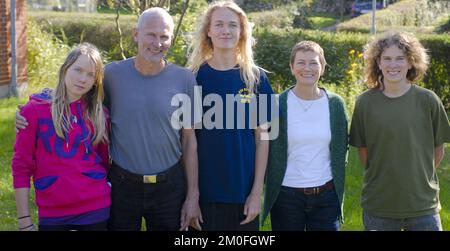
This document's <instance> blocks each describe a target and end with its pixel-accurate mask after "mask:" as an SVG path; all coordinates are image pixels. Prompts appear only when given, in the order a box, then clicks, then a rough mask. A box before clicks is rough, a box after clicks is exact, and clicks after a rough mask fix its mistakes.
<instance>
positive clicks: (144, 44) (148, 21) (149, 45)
mask: <svg viewBox="0 0 450 251" xmlns="http://www.w3.org/2000/svg"><path fill="white" fill-rule="evenodd" d="M144 18H145V20H144V22H142V25H141V27H138V28H137V29H136V30H135V34H134V41H136V42H137V44H138V56H139V57H142V58H144V59H145V60H146V61H148V62H152V63H159V62H161V61H162V60H163V57H164V54H165V53H166V52H167V50H168V49H169V48H170V45H171V42H172V41H171V40H172V29H171V27H170V25H169V23H168V21H166V20H165V19H164V18H163V17H161V16H156V15H153V16H148V17H144Z"/></svg>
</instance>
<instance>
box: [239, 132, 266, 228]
mask: <svg viewBox="0 0 450 251" xmlns="http://www.w3.org/2000/svg"><path fill="white" fill-rule="evenodd" d="M263 128H267V126H264V125H261V126H259V127H258V128H256V129H255V144H256V154H255V178H254V180H253V186H252V191H251V192H250V195H249V196H248V197H247V200H246V202H245V206H244V215H246V216H247V217H246V218H245V219H244V220H243V221H242V222H241V223H240V224H241V225H244V224H247V223H249V222H251V221H252V220H254V219H255V218H256V217H257V216H258V214H259V213H260V211H261V195H262V191H263V186H264V175H265V174H266V168H267V158H268V155H269V141H268V140H262V139H261V136H262V135H264V134H267V133H268V132H267V129H263Z"/></svg>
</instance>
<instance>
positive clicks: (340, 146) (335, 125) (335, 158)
mask: <svg viewBox="0 0 450 251" xmlns="http://www.w3.org/2000/svg"><path fill="white" fill-rule="evenodd" d="M292 88H293V86H292V87H290V88H288V89H287V90H286V91H284V92H283V93H281V94H280V96H279V109H280V115H279V123H280V124H279V134H278V137H277V138H276V139H274V140H272V141H270V147H269V160H268V164H267V174H266V188H265V194H264V207H263V214H262V218H261V220H262V224H264V220H265V219H266V217H267V215H268V214H269V211H270V210H271V209H272V207H273V205H274V203H275V201H276V199H277V197H278V194H279V192H280V188H281V184H282V182H283V178H284V175H285V173H286V168H287V157H288V154H287V149H288V143H287V137H288V135H287V96H288V93H289V91H290V90H291V89H292ZM323 90H324V91H325V93H326V95H327V97H328V101H329V102H328V104H329V109H330V127H331V142H330V154H331V173H332V175H333V183H334V186H335V189H336V193H337V196H338V198H339V202H340V205H341V217H340V218H341V222H343V210H342V209H343V200H344V183H345V166H346V164H347V152H348V117H347V112H346V110H345V105H344V100H343V99H342V98H341V97H340V96H338V95H337V94H334V93H331V92H328V91H326V90H325V89H323Z"/></svg>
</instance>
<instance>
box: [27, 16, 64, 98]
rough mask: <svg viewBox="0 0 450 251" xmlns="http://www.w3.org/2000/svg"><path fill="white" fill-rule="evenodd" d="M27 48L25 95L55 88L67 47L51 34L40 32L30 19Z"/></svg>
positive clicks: (39, 28) (38, 27)
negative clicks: (46, 88) (47, 88)
mask: <svg viewBox="0 0 450 251" xmlns="http://www.w3.org/2000/svg"><path fill="white" fill-rule="evenodd" d="M27 47H28V48H27V49H28V51H27V60H28V89H27V93H33V92H36V91H38V90H40V89H42V88H43V87H48V86H55V85H56V82H57V78H58V71H59V67H60V66H61V64H62V63H63V62H64V59H65V56H66V55H67V52H68V51H69V47H68V46H67V45H65V44H64V43H62V42H61V41H60V40H59V39H57V38H56V37H55V36H54V35H53V34H50V33H48V32H45V31H42V29H41V27H40V26H39V25H38V24H36V23H35V22H34V21H32V20H30V19H29V20H28V22H27Z"/></svg>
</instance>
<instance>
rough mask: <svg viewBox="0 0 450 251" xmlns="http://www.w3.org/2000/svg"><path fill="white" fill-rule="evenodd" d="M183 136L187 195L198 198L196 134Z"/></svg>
mask: <svg viewBox="0 0 450 251" xmlns="http://www.w3.org/2000/svg"><path fill="white" fill-rule="evenodd" d="M183 138H184V140H183V146H182V147H183V164H184V168H185V173H186V181H187V196H188V198H192V199H198V197H199V191H198V157H197V140H196V138H195V135H186V136H185V137H183Z"/></svg>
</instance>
